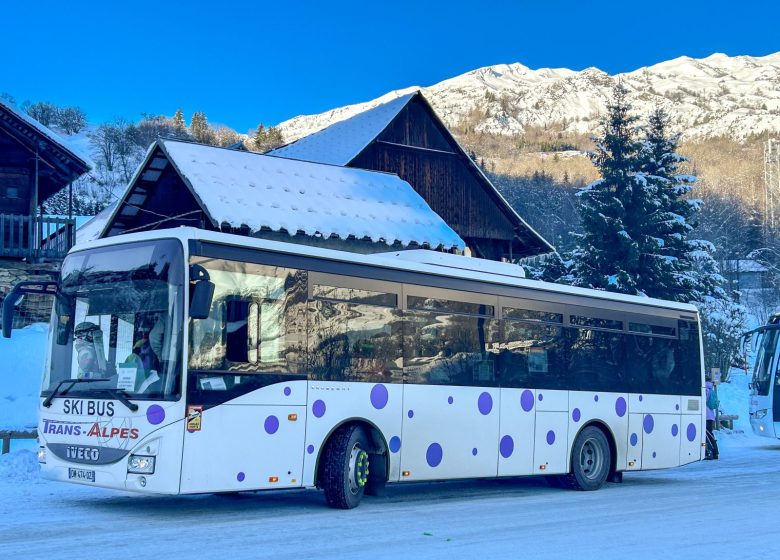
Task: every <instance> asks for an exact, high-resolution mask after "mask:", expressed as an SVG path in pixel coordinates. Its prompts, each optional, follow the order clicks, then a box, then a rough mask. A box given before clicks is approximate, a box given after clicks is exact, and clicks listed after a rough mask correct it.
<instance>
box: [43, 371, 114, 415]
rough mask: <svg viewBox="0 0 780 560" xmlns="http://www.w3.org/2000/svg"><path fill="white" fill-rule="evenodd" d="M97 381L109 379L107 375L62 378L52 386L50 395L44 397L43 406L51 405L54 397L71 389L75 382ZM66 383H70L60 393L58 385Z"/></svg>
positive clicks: (62, 394)
mask: <svg viewBox="0 0 780 560" xmlns="http://www.w3.org/2000/svg"><path fill="white" fill-rule="evenodd" d="M97 381H109V379H108V378H107V377H101V378H97V379H63V380H62V381H60V382H59V383H57V386H56V387H55V388H54V391H52V392H51V395H49V396H48V397H46V400H45V401H43V406H45V407H46V408H49V407H50V406H51V401H53V400H54V397H58V396H59V397H62V396H64V395H66V394H67V393H68V391H70V390H71V389H73V387H74V385H76V384H77V383H95V382H97ZM66 383H70V385H69V386H68V387H67V388H66V389H65V390H64V391H62V393H60V392H59V391H60V387H62V386H63V385H65V384H66Z"/></svg>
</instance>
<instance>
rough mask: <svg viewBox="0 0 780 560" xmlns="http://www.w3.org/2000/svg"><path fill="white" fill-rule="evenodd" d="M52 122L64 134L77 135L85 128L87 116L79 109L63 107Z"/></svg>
mask: <svg viewBox="0 0 780 560" xmlns="http://www.w3.org/2000/svg"><path fill="white" fill-rule="evenodd" d="M54 122H55V124H56V125H57V126H58V127H60V129H61V130H62V131H63V132H64V133H65V134H78V133H79V132H81V131H82V130H83V129H84V127H85V126H87V114H86V113H85V112H84V111H83V110H82V109H81V107H63V108H62V109H59V110H58V111H57V117H56V118H55V120H54Z"/></svg>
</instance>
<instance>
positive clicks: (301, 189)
mask: <svg viewBox="0 0 780 560" xmlns="http://www.w3.org/2000/svg"><path fill="white" fill-rule="evenodd" d="M158 143H159V145H160V146H161V147H162V149H163V151H164V152H165V153H166V154H167V155H168V158H169V159H170V161H171V163H172V164H173V165H174V167H175V168H176V170H177V171H178V172H179V174H180V175H181V176H182V178H183V179H184V180H185V181H186V182H188V184H189V186H190V187H191V188H192V190H193V193H194V194H195V196H196V197H197V198H198V199H199V201H200V202H201V204H202V206H203V209H204V210H205V211H206V213H207V214H208V215H209V217H210V218H211V219H212V220H213V221H214V223H215V225H217V226H219V225H220V224H222V223H228V224H230V225H231V226H233V227H241V226H248V227H249V228H250V230H252V231H253V232H256V231H259V230H260V229H262V228H263V227H267V228H270V229H271V230H273V231H279V230H282V229H284V230H286V231H288V232H289V233H290V234H291V235H294V234H295V233H297V232H298V231H303V232H304V233H306V234H307V235H315V234H320V235H322V236H323V237H326V238H327V237H330V236H331V235H333V234H335V235H337V236H338V237H340V238H342V239H346V238H347V237H349V236H354V237H356V238H358V239H362V238H364V237H368V238H370V239H371V240H372V241H375V242H379V241H384V242H386V243H388V244H392V243H394V242H395V241H399V242H401V243H402V244H403V245H409V244H410V243H412V242H416V243H418V244H421V245H422V244H424V243H428V244H429V245H430V246H431V247H439V246H443V247H446V248H450V247H457V248H459V249H463V248H464V247H465V243H464V241H463V240H462V239H461V238H460V237H459V236H458V234H456V233H455V232H454V231H453V230H452V229H451V228H450V227H449V226H448V225H447V224H446V223H445V222H444V220H442V219H441V217H439V215H438V214H436V213H435V212H434V211H433V210H431V208H430V207H429V206H428V204H427V203H426V202H425V200H424V199H423V198H422V197H421V196H420V195H419V194H417V192H416V191H415V190H414V189H413V188H412V186H411V185H410V184H409V183H407V182H406V181H403V180H402V179H400V178H399V177H398V176H397V175H393V174H389V173H379V172H375V171H365V170H362V169H352V168H347V167H337V166H333V165H323V164H320V163H310V162H306V161H299V160H293V159H285V158H279V157H271V156H264V155H261V154H256V153H251V152H241V151H236V150H227V149H224V148H214V147H211V146H204V145H200V144H192V143H187V142H177V141H172V140H160V141H159V142H158ZM152 152H153V150H152V151H150V155H149V157H151V155H152ZM147 160H148V158H147ZM130 188H132V183H131V187H130Z"/></svg>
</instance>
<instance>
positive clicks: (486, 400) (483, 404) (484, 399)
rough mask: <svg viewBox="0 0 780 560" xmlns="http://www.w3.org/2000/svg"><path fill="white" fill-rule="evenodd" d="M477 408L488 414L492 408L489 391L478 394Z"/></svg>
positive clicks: (491, 398)
mask: <svg viewBox="0 0 780 560" xmlns="http://www.w3.org/2000/svg"><path fill="white" fill-rule="evenodd" d="M477 408H479V411H480V412H481V413H482V414H484V415H488V414H490V411H491V410H493V397H491V396H490V393H488V392H484V393H482V394H481V395H479V399H477Z"/></svg>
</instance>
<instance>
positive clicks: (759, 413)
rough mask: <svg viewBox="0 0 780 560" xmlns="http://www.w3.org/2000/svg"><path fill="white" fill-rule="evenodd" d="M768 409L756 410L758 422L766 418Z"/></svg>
mask: <svg viewBox="0 0 780 560" xmlns="http://www.w3.org/2000/svg"><path fill="white" fill-rule="evenodd" d="M766 413H767V409H766V408H764V409H761V410H756V420H761V419H762V418H764V417H765V416H766Z"/></svg>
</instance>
